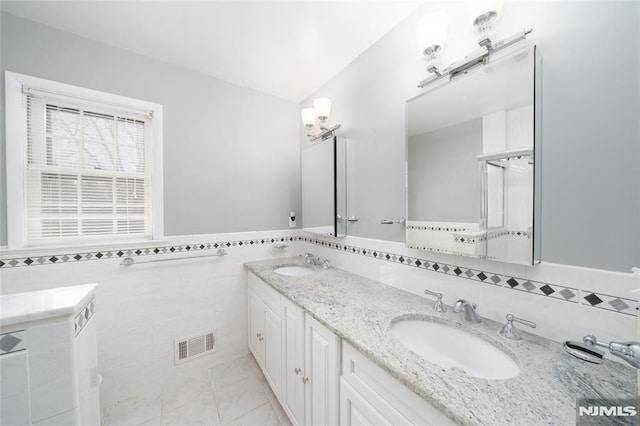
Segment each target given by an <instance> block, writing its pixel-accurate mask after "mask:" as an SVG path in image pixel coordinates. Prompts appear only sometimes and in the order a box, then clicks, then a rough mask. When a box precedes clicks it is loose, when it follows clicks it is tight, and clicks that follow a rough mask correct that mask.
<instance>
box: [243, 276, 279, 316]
mask: <svg viewBox="0 0 640 426" xmlns="http://www.w3.org/2000/svg"><path fill="white" fill-rule="evenodd" d="M248 275H249V278H248V282H249V290H251V291H253V292H254V293H255V294H256V295H257V296H258V297H259V298H260V299H261V300H262V301H263V302H264V304H265V305H267V306H268V307H269V308H270V309H271V310H272V311H273V312H274V313H276V315H277V316H278V317H280V297H281V295H280V293H278V292H277V291H276V290H274V289H273V287H271V286H270V285H269V284H267V283H265V282H264V281H262V280H261V279H260V278H258V277H257V276H256V275H255V274H253V273H252V272H249V273H248Z"/></svg>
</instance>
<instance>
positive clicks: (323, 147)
mask: <svg viewBox="0 0 640 426" xmlns="http://www.w3.org/2000/svg"><path fill="white" fill-rule="evenodd" d="M346 156H347V149H346V141H345V140H344V139H342V138H338V137H337V136H333V137H330V138H329V139H325V140H323V141H320V142H317V143H315V144H313V145H312V146H310V147H308V148H305V149H303V150H302V155H301V166H302V229H303V230H304V231H307V232H311V233H314V234H319V235H331V236H334V237H340V236H345V235H346V232H347V221H346V219H345V218H346V211H347V183H346V175H347V161H346Z"/></svg>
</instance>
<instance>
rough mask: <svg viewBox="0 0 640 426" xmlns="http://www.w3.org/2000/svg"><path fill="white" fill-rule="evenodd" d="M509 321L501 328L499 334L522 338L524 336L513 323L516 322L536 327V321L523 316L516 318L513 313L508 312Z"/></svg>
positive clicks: (516, 338) (510, 337) (508, 337)
mask: <svg viewBox="0 0 640 426" xmlns="http://www.w3.org/2000/svg"><path fill="white" fill-rule="evenodd" d="M506 318H507V323H506V324H505V325H504V327H502V328H501V329H500V332H499V334H500V335H501V336H502V337H505V338H507V339H511V340H522V336H521V335H520V333H518V330H517V329H516V328H515V326H514V325H513V323H514V322H517V323H520V324H523V325H526V326H527V327H531V328H536V323H535V322H533V321H528V320H525V319H522V318H516V317H514V316H513V315H511V314H507V316H506Z"/></svg>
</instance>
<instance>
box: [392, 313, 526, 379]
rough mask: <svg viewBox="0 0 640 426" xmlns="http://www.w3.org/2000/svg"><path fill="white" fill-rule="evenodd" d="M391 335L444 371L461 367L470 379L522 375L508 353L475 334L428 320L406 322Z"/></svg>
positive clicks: (396, 324)
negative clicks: (444, 369)
mask: <svg viewBox="0 0 640 426" xmlns="http://www.w3.org/2000/svg"><path fill="white" fill-rule="evenodd" d="M391 333H392V334H393V335H394V336H395V337H396V338H397V339H398V340H400V342H402V343H403V344H404V345H405V346H406V347H407V348H408V349H409V350H410V351H411V352H414V353H416V354H418V355H420V356H421V357H422V358H424V359H426V360H427V361H430V362H433V363H434V364H438V365H439V366H441V367H444V368H458V369H461V370H464V371H465V372H466V373H467V374H468V375H469V376H473V377H479V378H482V379H494V380H501V379H502V380H504V379H510V378H512V377H515V376H517V375H518V374H519V373H520V368H519V367H518V365H517V364H516V363H515V362H514V361H513V359H511V357H509V356H508V355H507V354H505V353H504V352H502V351H501V350H500V349H498V348H497V347H495V346H493V345H492V344H491V343H489V342H486V341H484V340H482V339H481V338H479V337H477V336H474V335H473V334H470V333H467V332H465V331H462V330H459V329H457V328H453V327H448V326H446V325H443V324H438V323H434V322H430V321H424V320H403V321H398V322H395V323H393V324H392V325H391Z"/></svg>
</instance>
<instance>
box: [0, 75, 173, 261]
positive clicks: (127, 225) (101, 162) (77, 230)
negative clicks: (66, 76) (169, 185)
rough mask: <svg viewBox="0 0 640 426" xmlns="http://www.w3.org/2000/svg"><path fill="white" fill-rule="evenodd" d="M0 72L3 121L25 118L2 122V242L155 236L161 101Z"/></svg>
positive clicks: (14, 245) (42, 243)
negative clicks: (5, 231) (5, 227)
mask: <svg viewBox="0 0 640 426" xmlns="http://www.w3.org/2000/svg"><path fill="white" fill-rule="evenodd" d="M7 74H10V75H8V76H7V78H6V79H5V80H6V81H7V82H8V83H7V123H10V120H11V118H10V117H9V116H10V110H11V111H13V112H12V114H14V115H18V110H19V111H20V112H19V114H20V115H21V116H22V122H23V123H24V130H23V131H22V134H20V132H19V129H17V128H14V129H13V130H12V131H11V132H10V131H9V130H10V129H9V127H10V126H9V125H8V126H7V173H8V176H7V177H8V183H9V187H11V188H14V189H13V192H14V194H13V195H14V196H10V197H9V198H8V218H9V248H10V249H11V248H25V247H38V246H47V245H48V246H51V245H70V244H73V245H79V244H93V245H95V244H99V243H105V242H113V241H122V240H126V241H132V240H136V241H139V240H149V239H152V238H158V236H159V234H160V235H161V229H162V228H161V223H160V224H158V223H157V221H158V217H157V216H160V218H161V216H162V215H161V214H159V215H158V210H159V206H160V205H161V198H162V195H161V190H162V189H161V182H162V180H161V176H157V174H158V170H161V167H160V166H161V146H159V144H160V142H159V141H161V138H160V137H159V133H160V132H159V131H158V130H159V128H160V127H159V126H158V125H157V122H156V121H157V120H159V119H161V113H160V117H158V114H157V113H158V112H161V107H159V106H158V105H154V104H149V103H146V102H141V101H136V100H132V99H130V98H122V97H119V96H118V97H116V96H114V95H109V94H105V93H101V92H95V91H91V90H88V89H81V88H77V87H73V86H68V85H62V84H60V83H54V82H48V81H46V80H41V79H35V78H32V77H27V76H20V75H17V74H11V73H7ZM10 78H12V79H13V80H10ZM11 82H14V83H18V84H19V86H20V90H19V93H16V91H15V89H16V88H17V86H15V84H14V86H15V87H13V89H12V88H11V87H9V86H10V83H11ZM10 91H11V92H13V98H14V99H13V100H14V101H15V100H16V99H15V98H19V99H20V103H19V105H11V106H10V103H9V100H10V99H9V98H10V96H9V92H10ZM80 95H81V96H80ZM13 104H15V102H13ZM16 106H17V108H16ZM150 107H151V108H150ZM12 127H14V126H12ZM15 127H17V126H15ZM154 130H155V131H154ZM10 133H11V137H10ZM17 146H21V148H20V149H17ZM10 147H11V149H10ZM10 151H12V152H14V153H15V155H11V156H10V155H9V154H10ZM158 151H160V155H158ZM154 153H155V155H154ZM18 154H19V157H18ZM18 158H19V159H18ZM16 159H18V161H15V160H16ZM158 159H160V164H158ZM16 162H17V163H19V165H20V166H19V167H18V165H16V164H15V163H16ZM12 163H13V167H9V166H10V164H12ZM10 168H12V169H13V172H11V173H10ZM12 181H14V182H12ZM159 185H160V187H159V188H158V186H159ZM20 188H21V189H22V194H18V192H19V191H18V189H20ZM8 189H9V188H8ZM158 194H159V195H158ZM9 195H11V194H9ZM158 196H159V197H160V200H157V199H155V198H156V197H158ZM12 201H13V202H15V203H16V204H18V205H17V206H15V205H13V204H12ZM20 201H22V203H20ZM20 204H21V205H20ZM12 218H13V219H14V220H11V219H12ZM15 224H22V225H21V227H16V226H15ZM14 230H15V231H17V232H14ZM12 234H15V235H12Z"/></svg>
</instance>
